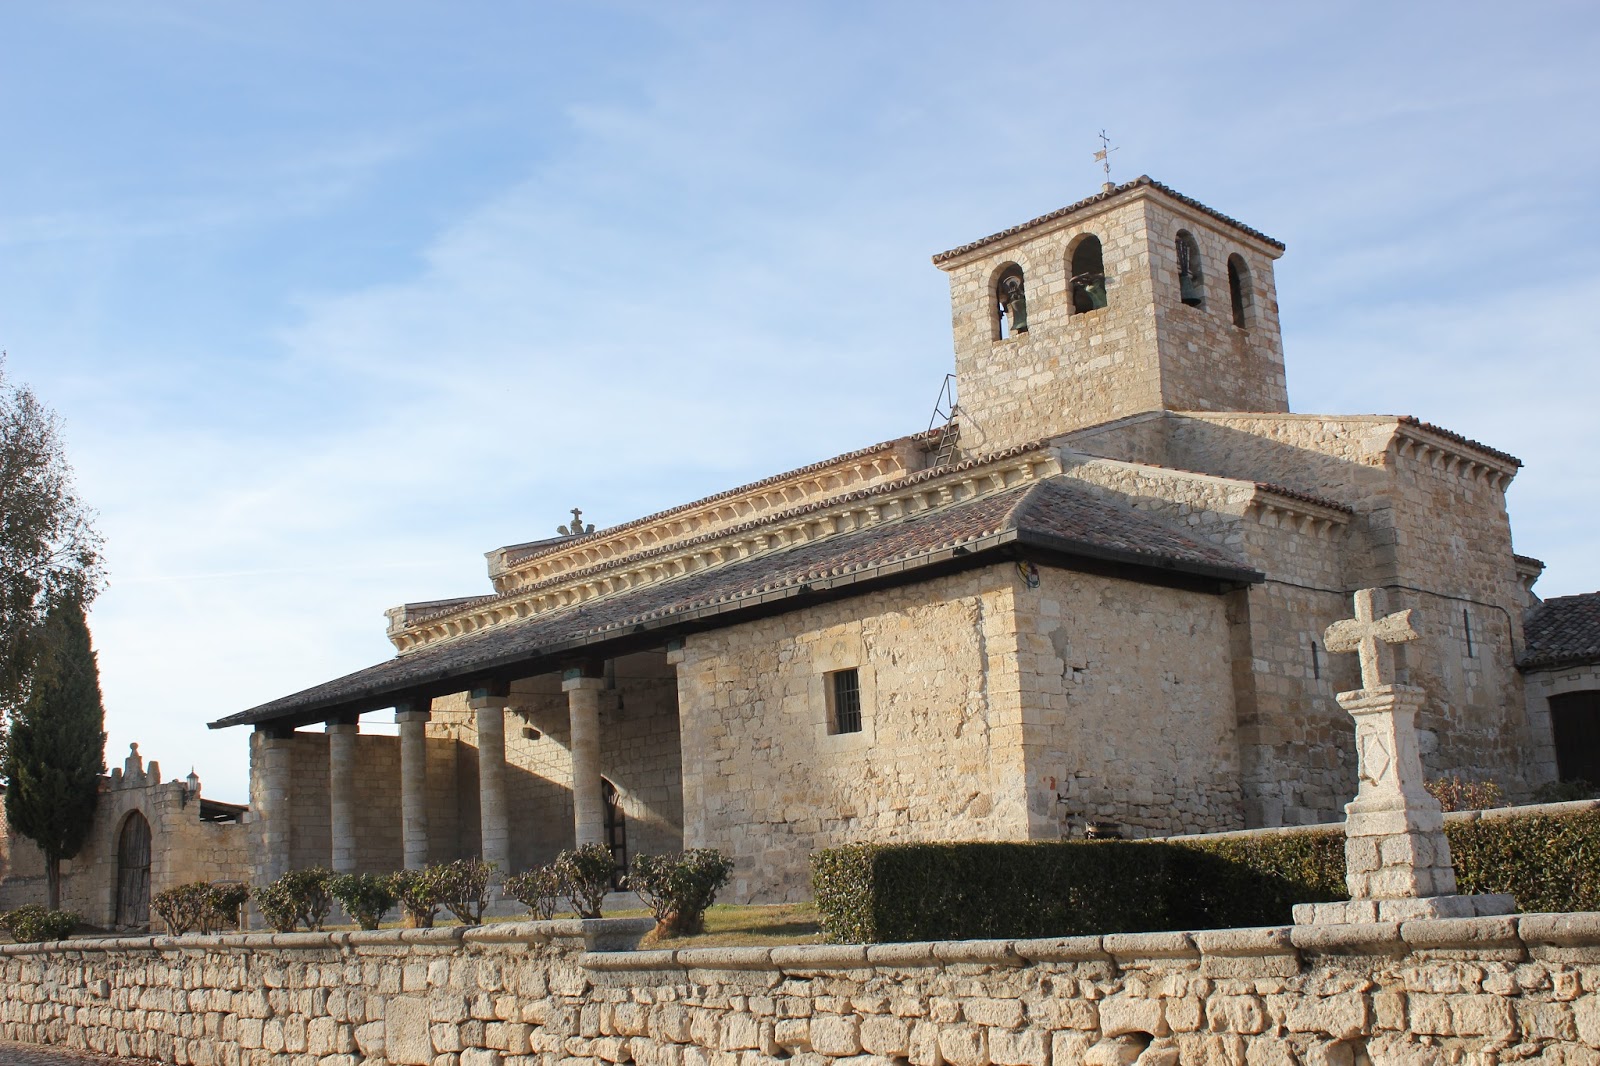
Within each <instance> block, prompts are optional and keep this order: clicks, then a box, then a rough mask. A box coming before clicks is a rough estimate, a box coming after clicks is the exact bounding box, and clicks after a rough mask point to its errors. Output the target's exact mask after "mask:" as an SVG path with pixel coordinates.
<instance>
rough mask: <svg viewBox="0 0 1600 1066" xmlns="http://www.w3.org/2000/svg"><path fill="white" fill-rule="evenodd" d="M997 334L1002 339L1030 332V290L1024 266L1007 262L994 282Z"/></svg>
mask: <svg viewBox="0 0 1600 1066" xmlns="http://www.w3.org/2000/svg"><path fill="white" fill-rule="evenodd" d="M994 303H995V313H996V322H995V335H996V336H997V337H999V338H1000V339H1001V340H1004V339H1005V338H1007V337H1015V336H1016V335H1017V334H1019V333H1026V332H1028V292H1027V283H1026V279H1024V278H1023V276H1022V268H1021V267H1019V266H1017V264H1015V263H1007V264H1006V265H1005V267H1004V268H1002V269H1001V271H1000V276H999V278H997V279H996V280H995V283H994Z"/></svg>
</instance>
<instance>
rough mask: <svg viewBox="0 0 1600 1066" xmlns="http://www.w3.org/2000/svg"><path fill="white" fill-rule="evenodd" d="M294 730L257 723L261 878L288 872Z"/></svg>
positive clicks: (269, 878) (257, 785) (291, 816)
mask: <svg viewBox="0 0 1600 1066" xmlns="http://www.w3.org/2000/svg"><path fill="white" fill-rule="evenodd" d="M293 737H294V732H293V730H288V729H276V728H273V727H271V726H257V727H256V736H255V740H256V751H255V755H256V759H257V762H256V766H255V768H254V773H255V777H256V781H255V785H256V787H257V789H258V791H257V794H256V797H255V799H256V811H255V814H256V817H257V818H259V819H260V820H261V836H260V838H259V845H260V848H261V854H260V855H259V856H257V858H256V863H257V868H258V869H259V870H260V875H259V876H260V877H261V879H262V881H264V882H265V881H273V880H276V879H277V878H279V877H282V876H283V875H284V874H286V873H288V872H289V863H290V854H289V845H290V841H291V839H292V838H291V835H290V832H291V823H292V818H293V813H294V812H293V811H292V810H291V809H290V805H291V802H292V799H293V795H292V793H293V786H292V782H293V780H294V740H293Z"/></svg>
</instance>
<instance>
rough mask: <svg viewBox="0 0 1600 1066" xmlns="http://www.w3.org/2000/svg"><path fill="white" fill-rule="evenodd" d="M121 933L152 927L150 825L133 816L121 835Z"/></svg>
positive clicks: (119, 882)
mask: <svg viewBox="0 0 1600 1066" xmlns="http://www.w3.org/2000/svg"><path fill="white" fill-rule="evenodd" d="M116 924H117V927H118V928H119V929H127V928H132V927H136V926H148V925H149V924H150V823H149V822H147V821H145V818H144V815H142V814H140V813H139V812H138V811H133V812H131V813H130V814H129V815H128V817H127V818H125V819H124V820H123V822H122V831H121V832H119V833H118V834H117V912H116Z"/></svg>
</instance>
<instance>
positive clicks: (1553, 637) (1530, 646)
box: [1517, 592, 1600, 670]
mask: <svg viewBox="0 0 1600 1066" xmlns="http://www.w3.org/2000/svg"><path fill="white" fill-rule="evenodd" d="M1522 630H1523V635H1524V636H1525V637H1526V638H1527V643H1526V645H1525V646H1524V648H1523V649H1522V656H1521V657H1520V658H1519V659H1518V660H1517V666H1518V667H1519V668H1521V669H1523V670H1537V669H1541V668H1543V667H1550V666H1564V665H1566V664H1568V663H1600V592H1585V593H1583V594H1581V595H1578V596H1553V597H1551V598H1550V599H1548V600H1545V601H1544V602H1543V603H1541V604H1539V606H1537V607H1535V608H1534V609H1533V610H1531V611H1529V612H1528V617H1527V620H1526V621H1525V622H1524V623H1523V627H1522Z"/></svg>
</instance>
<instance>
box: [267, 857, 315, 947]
mask: <svg viewBox="0 0 1600 1066" xmlns="http://www.w3.org/2000/svg"><path fill="white" fill-rule="evenodd" d="M332 877H333V874H332V873H331V872H330V871H328V870H326V869H324V868H322V867H321V866H313V867H312V868H311V869H309V870H291V871H289V872H288V873H286V874H284V875H283V876H282V877H280V878H278V879H277V880H276V881H273V882H272V883H271V884H269V885H265V886H263V887H262V888H259V889H257V890H256V894H255V898H256V908H257V909H258V910H260V911H261V917H263V918H265V919H266V921H267V924H268V925H270V926H272V928H274V929H276V930H277V931H278V932H280V933H292V932H294V930H295V928H296V927H297V926H301V925H303V926H305V928H306V930H307V931H308V932H316V931H317V930H319V929H321V928H322V923H323V921H324V919H326V918H327V917H328V911H329V910H330V909H331V908H332V907H333V897H332V896H331V895H329V894H328V881H329V879H331V878H332Z"/></svg>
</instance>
